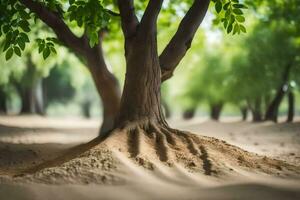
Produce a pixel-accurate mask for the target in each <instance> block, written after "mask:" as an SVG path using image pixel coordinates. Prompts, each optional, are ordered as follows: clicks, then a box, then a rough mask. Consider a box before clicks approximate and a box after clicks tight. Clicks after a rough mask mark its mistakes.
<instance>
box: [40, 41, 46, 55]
mask: <svg viewBox="0 0 300 200" xmlns="http://www.w3.org/2000/svg"><path fill="white" fill-rule="evenodd" d="M44 48H45V43H40V44H39V53H41V52H42V51H43V50H44Z"/></svg>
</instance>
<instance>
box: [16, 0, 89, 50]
mask: <svg viewBox="0 0 300 200" xmlns="http://www.w3.org/2000/svg"><path fill="white" fill-rule="evenodd" d="M20 2H21V3H22V4H23V5H25V6H26V7H27V8H28V9H29V10H30V11H32V12H34V13H35V14H36V15H37V16H38V17H39V19H41V20H42V21H43V22H44V23H45V24H47V25H48V26H49V27H50V28H52V30H53V31H54V32H55V34H56V36H57V38H58V39H59V40H60V41H61V42H62V43H64V44H65V45H66V46H67V47H68V48H70V49H72V50H73V51H75V53H79V54H81V55H84V52H85V51H84V48H83V47H85V46H86V38H85V36H84V37H82V38H79V37H77V36H76V35H74V33H73V32H72V31H71V30H70V29H69V27H68V26H67V25H66V24H65V22H64V21H63V19H62V18H61V17H60V16H59V15H58V13H55V12H52V11H50V10H48V9H47V8H45V7H44V6H42V5H41V4H40V3H38V2H36V1H33V0H20Z"/></svg>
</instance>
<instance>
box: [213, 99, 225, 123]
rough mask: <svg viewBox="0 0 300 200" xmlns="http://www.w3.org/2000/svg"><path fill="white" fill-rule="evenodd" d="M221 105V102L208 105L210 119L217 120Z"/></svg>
mask: <svg viewBox="0 0 300 200" xmlns="http://www.w3.org/2000/svg"><path fill="white" fill-rule="evenodd" d="M223 105H224V104H223V103H217V104H212V105H210V118H211V119H212V120H216V121H219V119H220V115H221V111H222V108H223Z"/></svg>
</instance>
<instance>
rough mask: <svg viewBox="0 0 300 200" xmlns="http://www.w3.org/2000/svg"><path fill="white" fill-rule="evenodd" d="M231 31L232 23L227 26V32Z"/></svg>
mask: <svg viewBox="0 0 300 200" xmlns="http://www.w3.org/2000/svg"><path fill="white" fill-rule="evenodd" d="M231 31H232V24H229V26H228V27H227V33H228V34H229V33H230V32H231Z"/></svg>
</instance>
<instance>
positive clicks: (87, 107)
mask: <svg viewBox="0 0 300 200" xmlns="http://www.w3.org/2000/svg"><path fill="white" fill-rule="evenodd" d="M91 105H92V102H91V101H89V100H87V101H84V102H83V103H82V113H83V116H84V117H86V118H91Z"/></svg>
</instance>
